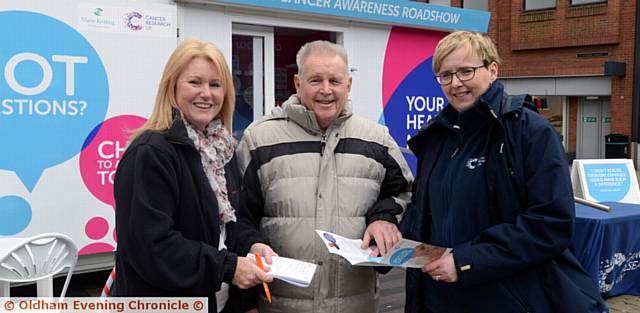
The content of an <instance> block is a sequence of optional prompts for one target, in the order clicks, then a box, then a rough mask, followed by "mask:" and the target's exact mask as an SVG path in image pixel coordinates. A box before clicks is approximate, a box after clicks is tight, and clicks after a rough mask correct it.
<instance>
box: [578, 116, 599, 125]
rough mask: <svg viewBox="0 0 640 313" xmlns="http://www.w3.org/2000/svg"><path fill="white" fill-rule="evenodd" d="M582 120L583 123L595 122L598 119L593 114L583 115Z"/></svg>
mask: <svg viewBox="0 0 640 313" xmlns="http://www.w3.org/2000/svg"><path fill="white" fill-rule="evenodd" d="M582 121H583V122H585V123H595V122H597V121H598V118H596V117H595V116H585V117H583V118H582Z"/></svg>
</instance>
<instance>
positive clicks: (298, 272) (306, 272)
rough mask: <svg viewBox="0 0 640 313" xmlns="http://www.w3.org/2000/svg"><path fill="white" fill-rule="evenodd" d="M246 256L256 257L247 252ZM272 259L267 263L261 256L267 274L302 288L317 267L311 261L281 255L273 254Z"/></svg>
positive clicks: (307, 285)
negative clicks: (271, 261) (267, 268)
mask: <svg viewBox="0 0 640 313" xmlns="http://www.w3.org/2000/svg"><path fill="white" fill-rule="evenodd" d="M247 258H249V259H252V260H255V258H256V257H255V255H253V254H252V253H249V254H247ZM272 259H273V263H272V264H267V261H266V260H265V259H264V257H262V264H264V265H265V266H266V267H269V271H268V272H267V274H269V275H271V276H273V278H277V279H280V280H282V281H284V282H286V283H289V284H292V285H295V286H298V287H303V288H307V287H309V284H311V280H312V279H313V275H314V274H315V272H316V268H317V267H318V266H317V265H315V264H313V263H309V262H304V261H300V260H296V259H290V258H285V257H281V256H274V257H272Z"/></svg>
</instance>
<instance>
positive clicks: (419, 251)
mask: <svg viewBox="0 0 640 313" xmlns="http://www.w3.org/2000/svg"><path fill="white" fill-rule="evenodd" d="M316 233H317V234H318V236H320V239H322V241H323V242H324V244H325V246H326V247H327V249H328V250H329V252H330V253H333V254H337V255H339V256H341V257H343V258H345V259H346V260H347V261H349V263H351V265H357V266H394V267H402V268H407V267H411V268H421V267H422V266H423V265H424V264H426V263H428V262H433V261H435V260H437V259H440V258H442V257H445V256H446V255H448V254H449V253H450V252H451V248H445V247H438V246H434V245H430V244H427V243H422V242H417V241H413V240H409V239H402V240H400V241H398V242H397V243H396V244H395V245H394V246H393V247H392V248H391V250H390V251H388V252H387V254H386V255H385V256H384V257H372V256H370V255H371V248H366V249H362V248H360V246H361V245H362V240H361V239H349V238H345V237H342V236H340V235H336V234H333V233H330V232H327V231H323V230H318V229H316Z"/></svg>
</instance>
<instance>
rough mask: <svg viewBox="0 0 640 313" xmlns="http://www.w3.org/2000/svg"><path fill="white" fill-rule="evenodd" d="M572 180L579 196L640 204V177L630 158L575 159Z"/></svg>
mask: <svg viewBox="0 0 640 313" xmlns="http://www.w3.org/2000/svg"><path fill="white" fill-rule="evenodd" d="M571 180H572V182H573V193H574V194H575V196H576V197H580V198H583V199H587V200H591V201H596V202H625V203H634V204H640V190H639V189H638V178H637V175H636V171H635V168H634V166H633V162H632V161H631V160H630V159H593V160H590V159H589V160H586V159H585V160H573V166H572V170H571Z"/></svg>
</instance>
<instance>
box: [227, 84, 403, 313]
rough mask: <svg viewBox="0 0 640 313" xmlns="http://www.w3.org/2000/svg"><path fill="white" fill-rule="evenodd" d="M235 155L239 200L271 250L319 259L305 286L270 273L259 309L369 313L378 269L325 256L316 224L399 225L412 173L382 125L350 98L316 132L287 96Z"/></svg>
mask: <svg viewBox="0 0 640 313" xmlns="http://www.w3.org/2000/svg"><path fill="white" fill-rule="evenodd" d="M237 154H238V161H239V165H240V171H241V173H242V175H243V188H242V189H243V191H242V192H243V193H242V197H241V198H242V201H246V203H245V204H246V207H247V208H249V210H250V211H251V213H252V215H253V216H254V218H255V219H256V224H258V225H259V228H260V232H261V233H262V234H263V235H264V236H265V238H266V239H267V241H268V242H269V244H270V245H271V247H272V248H273V249H274V250H275V251H276V252H277V253H278V254H279V255H280V256H284V257H289V258H295V259H300V260H303V261H307V262H313V263H316V264H318V269H317V271H316V273H315V276H314V278H313V281H312V284H311V286H309V287H308V288H300V287H295V286H293V285H290V284H287V283H284V282H282V281H279V280H274V282H273V283H272V284H270V286H271V287H270V288H271V295H272V297H273V303H272V304H265V303H264V299H262V301H260V302H261V305H260V312H350V313H353V312H375V311H376V305H377V298H378V296H377V293H376V285H377V280H376V273H375V271H374V270H373V269H372V268H370V267H358V266H351V265H350V264H349V263H348V262H347V261H346V260H344V259H342V258H340V257H338V256H335V255H331V254H329V253H328V251H327V249H326V248H325V247H324V245H323V243H322V241H321V240H320V239H319V238H318V236H317V235H316V233H315V231H314V230H315V229H322V230H327V231H330V232H334V233H337V234H339V235H342V236H345V237H349V238H362V236H363V234H364V230H365V228H366V226H367V225H368V224H370V223H371V222H373V221H375V220H386V221H389V222H392V223H397V222H398V218H399V217H400V216H401V215H402V213H403V212H404V210H405V208H406V205H407V202H408V201H409V199H410V188H411V183H412V181H413V176H412V174H411V171H410V170H409V167H408V166H407V164H406V162H405V160H404V158H403V157H402V154H401V152H400V150H399V148H398V146H397V145H396V143H395V141H394V140H393V138H392V137H391V136H390V135H389V132H388V130H387V128H386V127H384V126H382V125H379V124H375V123H373V122H371V121H369V120H366V119H364V118H360V117H357V116H354V115H353V114H352V111H351V103H350V101H348V102H347V104H346V105H345V108H344V110H343V112H342V114H341V115H340V116H339V117H338V118H337V119H336V120H335V121H334V122H333V124H332V125H330V126H329V128H328V129H327V130H326V131H325V132H324V133H323V132H322V131H321V130H320V128H319V127H318V124H317V121H316V118H315V115H314V113H313V112H312V111H309V110H307V109H306V107H305V106H303V105H302V104H300V102H299V99H298V97H297V96H295V95H294V96H291V98H289V100H287V102H285V103H284V105H283V107H282V108H275V109H274V110H273V111H272V113H271V115H270V116H267V117H265V118H263V119H262V120H259V121H256V122H254V123H253V124H252V125H250V126H249V127H248V128H247V129H246V130H245V133H244V136H243V138H242V141H241V142H240V144H239V146H238V149H237Z"/></svg>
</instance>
